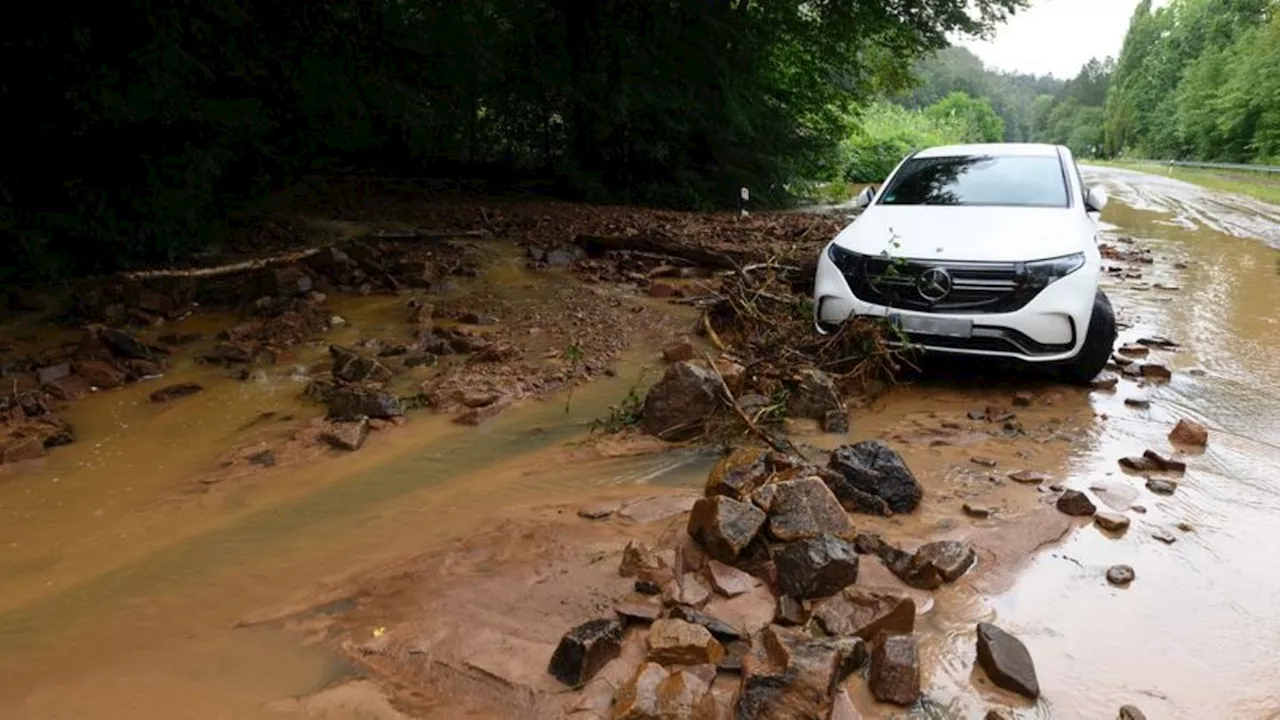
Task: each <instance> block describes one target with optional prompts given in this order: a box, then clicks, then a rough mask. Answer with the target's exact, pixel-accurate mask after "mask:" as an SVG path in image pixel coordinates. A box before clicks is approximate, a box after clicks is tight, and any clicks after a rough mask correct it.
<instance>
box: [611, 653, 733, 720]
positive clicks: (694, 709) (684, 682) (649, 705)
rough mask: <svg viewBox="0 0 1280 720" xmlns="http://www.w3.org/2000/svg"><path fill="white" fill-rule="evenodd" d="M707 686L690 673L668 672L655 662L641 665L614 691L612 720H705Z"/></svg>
mask: <svg viewBox="0 0 1280 720" xmlns="http://www.w3.org/2000/svg"><path fill="white" fill-rule="evenodd" d="M709 690H710V684H709V683H708V682H707V681H706V680H705V679H704V678H702V677H699V676H698V674H697V673H695V672H693V671H692V670H675V671H673V672H670V673H669V672H668V671H667V670H666V668H664V667H662V666H661V665H658V664H657V663H652V662H649V663H645V664H644V665H643V666H641V668H640V670H639V671H638V672H637V673H636V675H635V677H633V678H632V679H631V680H630V681H628V682H627V683H626V684H624V685H623V686H622V687H621V689H619V690H618V694H617V697H616V698H615V700H614V706H613V719H614V720H675V719H676V718H707V719H708V720H710V718H711V716H710V715H708V714H706V713H707V712H708V701H709V700H711V699H712V698H711V696H710V694H709Z"/></svg>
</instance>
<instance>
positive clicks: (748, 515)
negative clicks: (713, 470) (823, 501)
mask: <svg viewBox="0 0 1280 720" xmlns="http://www.w3.org/2000/svg"><path fill="white" fill-rule="evenodd" d="M766 517H767V516H766V515H765V512H764V511H763V510H761V509H760V508H758V507H756V506H755V505H752V504H750V503H745V502H741V501H738V500H734V499H733V498H731V497H727V496H724V495H716V496H714V497H708V498H699V499H698V501H697V502H696V503H694V505H693V510H692V512H690V513H689V526H688V532H689V536H690V537H692V538H693V539H694V540H697V541H698V543H700V544H701V545H702V547H703V548H705V549H706V551H707V554H708V555H710V556H711V557H712V558H714V559H716V560H719V561H720V562H724V563H732V562H733V561H734V560H735V559H737V557H738V555H739V554H740V553H742V551H743V550H745V549H746V548H747V546H748V545H750V544H751V541H752V540H754V539H755V537H756V534H757V533H759V532H760V528H761V527H763V526H764V523H765V518H766ZM846 519H847V518H846Z"/></svg>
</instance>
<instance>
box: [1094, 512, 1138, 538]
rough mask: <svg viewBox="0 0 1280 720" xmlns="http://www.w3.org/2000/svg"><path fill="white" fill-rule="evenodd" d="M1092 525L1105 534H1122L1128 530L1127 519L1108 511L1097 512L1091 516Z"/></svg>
mask: <svg viewBox="0 0 1280 720" xmlns="http://www.w3.org/2000/svg"><path fill="white" fill-rule="evenodd" d="M1093 524H1094V525H1097V526H1098V527H1100V528H1102V529H1103V530H1106V531H1107V532H1113V533H1122V532H1124V531H1125V530H1128V529H1129V518H1128V517H1126V516H1124V515H1121V514H1120V513H1116V512H1111V511H1109V510H1099V511H1098V512H1097V513H1096V514H1094V516H1093Z"/></svg>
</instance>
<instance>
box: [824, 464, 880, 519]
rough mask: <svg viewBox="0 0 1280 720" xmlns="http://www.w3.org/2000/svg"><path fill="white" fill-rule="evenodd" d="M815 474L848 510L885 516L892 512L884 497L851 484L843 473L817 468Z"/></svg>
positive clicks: (841, 505)
mask: <svg viewBox="0 0 1280 720" xmlns="http://www.w3.org/2000/svg"><path fill="white" fill-rule="evenodd" d="M815 474H816V476H817V477H818V478H820V479H821V480H822V482H824V483H826V485H827V487H828V488H830V489H831V493H832V494H833V495H835V496H836V500H838V501H839V502H840V507H843V508H844V509H845V510H847V511H849V512H856V513H863V514H866V515H880V516H882V517H887V516H889V515H892V514H893V511H892V510H890V509H889V504H888V503H887V502H885V500H884V498H882V497H879V496H877V495H872V494H871V493H869V492H864V491H862V490H859V489H858V488H856V487H854V486H853V483H851V482H849V481H848V479H846V478H845V476H844V475H841V474H840V473H838V472H836V471H835V470H832V469H831V468H818V469H817V470H816V472H815Z"/></svg>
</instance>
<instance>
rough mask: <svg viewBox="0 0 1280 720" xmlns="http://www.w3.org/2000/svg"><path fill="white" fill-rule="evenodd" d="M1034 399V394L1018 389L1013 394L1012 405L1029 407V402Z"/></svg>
mask: <svg viewBox="0 0 1280 720" xmlns="http://www.w3.org/2000/svg"><path fill="white" fill-rule="evenodd" d="M1034 401H1035V395H1032V394H1031V393H1030V392H1029V391H1027V390H1020V391H1018V392H1016V393H1014V394H1013V406H1014V407H1031V403H1032V402H1034Z"/></svg>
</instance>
